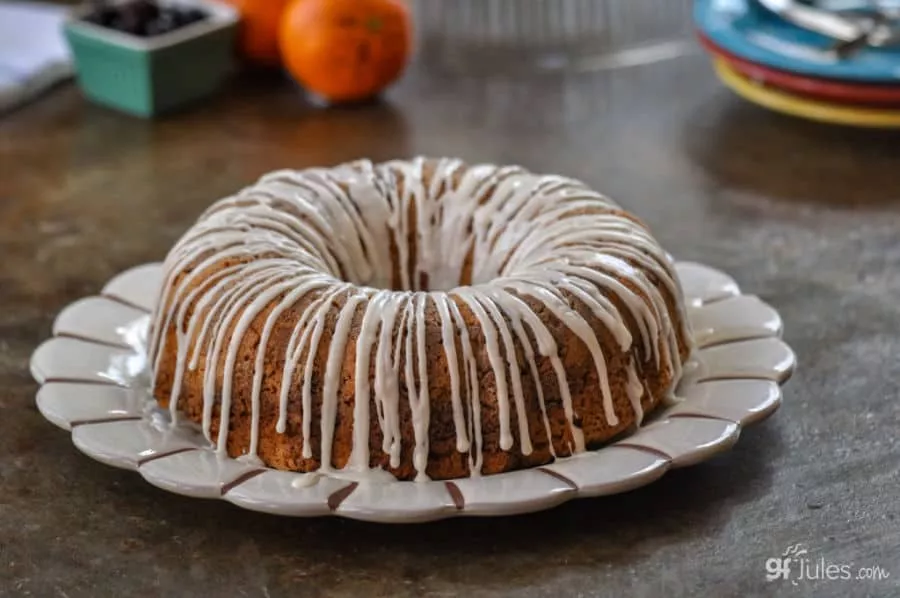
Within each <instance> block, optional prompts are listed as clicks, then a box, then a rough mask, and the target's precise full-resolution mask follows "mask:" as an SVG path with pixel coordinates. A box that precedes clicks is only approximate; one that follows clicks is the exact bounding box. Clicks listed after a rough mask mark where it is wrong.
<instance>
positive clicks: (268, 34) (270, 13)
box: [225, 0, 290, 66]
mask: <svg viewBox="0 0 900 598" xmlns="http://www.w3.org/2000/svg"><path fill="white" fill-rule="evenodd" d="M289 1H290V0H225V2H227V3H228V4H231V5H232V6H234V7H235V8H236V9H238V11H239V12H240V13H241V23H240V34H239V39H238V43H239V46H240V50H241V54H242V55H243V56H244V57H245V58H246V59H247V60H248V61H250V62H253V63H256V64H259V65H265V66H279V65H280V64H281V52H280V51H279V49H278V26H279V25H280V24H281V17H282V15H283V14H284V9H285V7H286V6H287V5H288V2H289Z"/></svg>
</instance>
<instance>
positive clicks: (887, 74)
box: [694, 0, 900, 83]
mask: <svg viewBox="0 0 900 598" xmlns="http://www.w3.org/2000/svg"><path fill="white" fill-rule="evenodd" d="M694 21H695V23H696V25H697V28H698V29H700V30H701V31H702V32H703V33H704V34H706V36H707V37H709V38H710V39H711V40H712V41H713V42H715V44H716V45H718V46H720V47H722V48H724V49H725V50H728V51H729V52H731V53H732V54H735V55H737V56H739V57H740V58H743V59H745V60H749V61H750V62H756V63H758V64H761V65H765V66H769V67H772V68H775V69H779V70H783V71H791V72H794V73H801V74H803V75H808V76H810V77H824V78H827V79H847V80H855V81H873V82H880V83H898V82H900V47H896V48H863V49H862V50H860V51H859V52H857V53H855V54H853V55H852V56H850V57H849V58H838V57H837V56H836V55H835V54H834V53H833V52H831V51H830V48H831V47H832V46H833V45H834V40H832V39H830V38H827V37H825V36H822V35H819V34H818V33H814V32H812V31H807V30H806V29H801V28H800V27H796V26H795V25H792V24H790V23H788V22H786V21H784V20H782V19H781V18H780V17H778V16H777V15H775V14H773V13H771V12H769V11H768V10H766V9H765V8H763V7H762V6H760V5H759V4H757V3H756V2H754V1H753V0H695V2H694Z"/></svg>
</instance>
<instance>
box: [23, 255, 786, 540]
mask: <svg viewBox="0 0 900 598" xmlns="http://www.w3.org/2000/svg"><path fill="white" fill-rule="evenodd" d="M677 269H678V273H679V276H680V279H681V283H682V286H683V288H684V291H685V296H686V298H687V301H688V306H689V307H688V312H689V316H690V318H691V323H692V325H693V328H694V334H695V341H696V345H697V350H696V351H695V354H694V356H693V357H692V359H691V362H690V363H689V364H687V366H686V367H685V374H684V377H683V379H682V381H681V383H680V384H679V387H678V390H677V393H676V394H677V396H678V397H679V399H680V400H679V401H677V402H675V403H674V404H673V405H671V406H669V407H667V408H666V409H665V410H663V411H662V412H661V413H658V414H655V415H654V417H652V418H651V421H649V422H648V423H647V424H646V425H645V426H643V427H642V428H640V429H639V430H638V431H637V432H636V433H634V434H632V435H631V436H628V437H626V438H624V439H622V440H620V441H618V442H617V443H615V444H612V445H609V446H606V447H604V448H602V449H599V450H596V451H592V452H589V453H584V454H580V455H577V456H575V457H571V458H568V459H561V460H558V461H556V462H554V463H551V464H549V465H546V466H543V467H538V468H535V469H531V470H525V471H515V472H510V473H504V474H499V475H492V476H484V477H479V478H468V479H460V480H453V481H448V482H441V481H431V482H400V481H384V480H380V481H357V480H352V479H345V478H342V477H339V476H334V475H324V474H317V473H313V474H302V473H292V472H284V471H275V470H272V469H262V468H259V467H257V466H255V465H252V464H249V463H246V462H244V461H241V460H236V459H228V458H222V457H218V456H217V455H216V453H215V452H213V451H212V450H211V447H210V444H209V442H208V441H207V440H206V439H205V438H204V437H203V436H202V435H201V434H200V433H199V432H198V431H197V430H196V429H195V428H194V427H193V426H192V425H190V424H184V425H179V426H177V427H176V428H174V429H172V428H171V426H170V425H168V419H167V414H166V413H164V412H162V411H160V410H159V409H158V408H156V407H155V404H154V401H153V399H152V397H151V396H150V391H149V377H148V373H147V368H146V359H145V355H144V351H145V346H146V342H147V328H148V325H149V321H150V316H149V312H150V311H151V310H152V309H153V302H154V300H155V297H156V294H157V289H158V288H159V285H160V278H161V266H160V264H146V265H144V266H139V267H137V268H133V269H131V270H128V271H126V272H123V273H122V274H120V275H118V276H116V277H115V278H114V279H113V280H111V281H110V282H109V283H108V284H107V285H106V286H105V287H104V289H103V291H102V293H101V295H100V296H98V297H88V298H86V299H81V300H79V301H76V302H75V303H72V304H71V305H69V306H68V307H66V308H65V309H64V310H63V311H62V312H61V313H60V314H59V316H58V317H57V318H56V321H55V323H54V325H53V338H51V339H49V340H47V341H46V342H44V343H43V344H42V345H41V346H40V347H38V348H37V349H36V350H35V352H34V354H33V355H32V358H31V372H32V375H33V376H34V378H35V379H36V380H37V381H38V382H39V383H40V384H41V388H40V390H39V392H38V394H37V406H38V409H39V410H40V411H41V413H42V414H43V415H44V417H46V418H47V419H48V420H49V421H50V422H52V423H53V424H55V425H57V426H59V427H60V428H63V429H64V430H70V431H71V432H72V442H73V443H74V444H75V446H76V447H78V449H79V450H81V451H82V452H83V453H85V454H87V455H88V456H90V457H92V458H94V459H96V460H98V461H101V462H103V463H106V464H109V465H112V466H115V467H121V468H124V469H130V470H136V471H138V472H139V473H140V474H141V475H142V476H143V477H144V479H146V480H147V481H148V482H150V483H151V484H153V485H154V486H158V487H160V488H163V489H165V490H169V491H171V492H175V493H178V494H184V495H187V496H194V497H200V498H222V499H225V500H227V501H229V502H231V503H234V504H236V505H238V506H241V507H244V508H247V509H252V510H256V511H263V512H267V513H273V514H278V515H292V516H319V515H329V514H330V515H340V516H344V517H350V518H353V519H363V520H367V521H379V522H406V523H411V522H418V521H430V520H434V519H442V518H445V517H451V516H458V515H511V514H515V513H525V512H529V511H537V510H540V509H546V508H549V507H553V506H555V505H558V504H560V503H562V502H565V501H567V500H570V499H572V498H577V497H588V496H603V495H607V494H614V493H617V492H625V491H627V490H631V489H633V488H637V487H639V486H643V485H645V484H649V483H650V482H652V481H654V480H656V479H657V478H659V477H660V476H662V475H663V474H664V473H665V472H666V471H668V470H669V469H671V468H673V467H683V466H685V465H692V464H695V463H699V462H700V461H704V460H706V459H709V458H710V457H712V456H713V455H716V454H718V453H720V452H722V451H724V450H726V449H728V448H730V447H731V446H732V445H733V444H734V443H735V442H736V441H737V438H738V434H739V432H740V429H741V426H746V425H749V424H752V423H755V422H758V421H760V420H762V419H764V418H766V417H767V416H769V415H771V414H772V413H773V412H774V411H775V410H776V409H777V408H778V406H779V405H780V404H781V388H780V384H782V383H784V382H785V381H786V380H787V379H788V377H789V376H790V375H791V372H792V370H793V368H794V363H795V359H794V354H793V352H792V351H791V349H790V348H789V347H788V346H787V345H786V344H784V343H783V342H782V341H781V340H780V336H781V318H780V317H779V316H778V313H776V312H775V310H773V309H772V308H771V307H769V306H768V305H766V304H765V303H764V302H763V301H761V300H760V299H759V298H757V297H754V296H750V295H741V293H740V289H739V288H738V286H737V284H736V283H735V282H734V280H732V279H731V278H730V277H729V276H727V275H726V274H723V273H722V272H719V271H717V270H713V269H712V268H709V267H707V266H703V265H701V264H695V263H688V262H679V263H678V264H677Z"/></svg>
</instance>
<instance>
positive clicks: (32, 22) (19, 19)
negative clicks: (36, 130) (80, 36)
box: [0, 0, 72, 115]
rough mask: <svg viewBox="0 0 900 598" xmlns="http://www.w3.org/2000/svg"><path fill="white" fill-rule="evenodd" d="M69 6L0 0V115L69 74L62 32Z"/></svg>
mask: <svg viewBox="0 0 900 598" xmlns="http://www.w3.org/2000/svg"><path fill="white" fill-rule="evenodd" d="M68 10H69V8H67V7H63V6H56V5H51V4H44V3H41V2H5V1H2V0H0V115H2V114H3V113H4V112H7V111H9V110H12V109H13V108H15V107H16V106H20V105H21V104H24V103H25V102H28V101H30V100H32V99H34V98H35V97H37V96H38V95H39V94H40V93H41V92H43V91H45V90H47V89H48V88H50V87H51V86H52V85H54V84H55V83H57V82H58V81H61V80H63V79H66V78H68V77H70V76H71V75H72V61H71V57H70V55H69V49H68V46H67V45H66V40H65V38H64V37H63V32H62V23H63V20H64V19H65V15H66V13H67V11H68Z"/></svg>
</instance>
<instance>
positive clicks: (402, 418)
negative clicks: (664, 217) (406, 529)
mask: <svg viewBox="0 0 900 598" xmlns="http://www.w3.org/2000/svg"><path fill="white" fill-rule="evenodd" d="M164 276H165V279H164V284H163V287H162V290H161V295H160V297H159V301H158V306H157V309H156V313H155V314H154V318H153V328H152V338H151V346H150V348H149V358H150V363H151V366H152V374H153V378H154V392H155V397H156V398H157V400H158V402H159V404H160V405H161V406H162V407H167V408H168V409H170V411H171V413H172V415H173V417H187V418H189V419H190V420H193V421H194V422H196V423H198V424H200V425H202V429H203V432H204V433H205V434H206V435H207V437H208V438H209V439H210V441H211V442H212V443H214V444H215V446H216V447H217V449H218V451H220V452H222V453H227V454H228V455H230V456H232V457H240V456H243V457H244V458H247V459H258V460H260V461H261V462H262V463H264V464H265V465H267V466H269V467H272V468H276V469H282V470H293V471H301V472H311V471H321V472H334V471H337V470H343V471H344V472H345V473H347V472H352V473H358V474H365V473H368V472H373V471H374V472H383V471H388V472H390V473H392V474H393V475H394V476H396V477H397V478H399V479H402V480H412V479H417V480H423V479H452V478H458V477H464V476H477V475H486V474H495V473H499V472H504V471H511V470H515V469H522V468H527V467H534V466H538V465H542V464H546V463H548V462H551V461H553V460H554V459H557V458H561V457H566V456H570V455H572V454H574V453H578V452H580V451H585V450H590V449H592V448H596V447H599V446H601V445H603V444H604V443H607V442H609V441H610V440H612V439H615V438H617V437H619V436H622V435H623V434H625V433H627V432H629V431H631V430H633V429H634V428H635V427H636V426H637V425H639V424H640V422H641V420H642V418H643V417H644V414H646V413H648V412H649V411H651V410H652V409H654V408H655V407H657V406H658V405H659V404H660V403H661V401H663V400H664V399H665V398H666V396H667V394H668V393H669V392H670V391H671V389H672V388H673V386H674V384H675V383H676V382H677V380H678V378H679V376H680V371H681V366H682V364H683V362H684V360H685V359H686V358H687V356H688V354H689V352H690V346H689V345H690V334H689V330H688V324H687V320H686V317H685V312H684V305H683V300H682V294H681V289H680V285H679V282H678V280H677V277H676V274H675V272H674V269H673V266H672V261H671V259H670V258H669V256H668V255H667V254H666V253H665V252H664V251H663V249H662V248H661V247H660V246H659V245H658V244H657V242H656V241H655V240H654V239H653V237H652V236H651V234H650V233H649V232H648V230H647V229H646V227H645V226H644V225H643V224H642V223H641V222H640V221H639V220H637V219H636V218H635V217H634V216H632V215H630V214H628V213H626V212H625V211H623V210H622V209H621V208H619V207H618V206H617V205H616V204H615V203H613V202H612V201H610V200H609V199H607V198H605V197H603V196H602V195H599V194H598V193H596V192H594V191H592V190H591V189H589V188H588V187H586V186H585V185H584V184H583V183H581V182H579V181H576V180H573V179H570V178H565V177H562V176H550V175H537V174H532V173H530V172H528V171H526V170H524V169H523V168H520V167H517V166H493V165H472V166H470V165H467V164H465V163H463V162H462V161H459V160H455V159H424V158H419V159H415V160H411V161H391V162H386V163H382V164H373V163H371V162H369V161H356V162H352V163H348V164H345V165H341V166H338V167H336V168H332V169H324V168H313V169H308V170H299V171H291V170H285V171H278V172H273V173H271V174H268V175H266V176H264V177H263V178H262V179H261V180H260V181H259V182H258V183H257V184H255V185H253V186H251V187H249V188H246V189H244V190H242V191H240V192H239V193H238V194H236V195H234V196H232V197H228V198H226V199H223V200H221V201H219V202H218V203H216V204H214V205H213V206H212V207H211V208H209V209H208V210H207V211H206V213H204V214H203V215H202V216H201V217H200V219H199V220H198V222H197V223H196V224H195V226H193V227H192V228H191V229H190V230H189V231H188V232H187V233H186V234H185V235H184V236H183V237H182V238H181V239H180V240H179V241H178V242H177V244H176V245H175V246H174V248H173V249H172V251H171V252H170V254H169V255H168V257H167V259H166V261H165V266H164ZM382 475H384V474H383V473H382Z"/></svg>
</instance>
